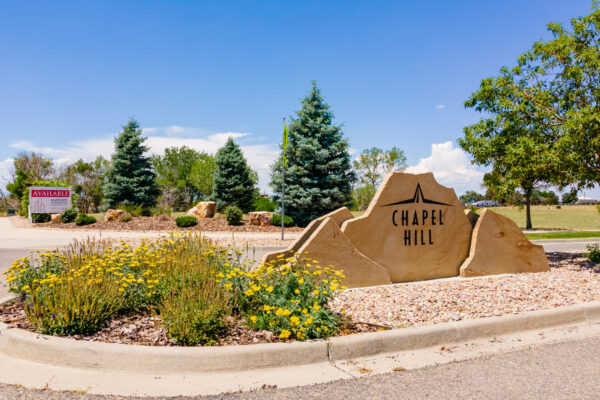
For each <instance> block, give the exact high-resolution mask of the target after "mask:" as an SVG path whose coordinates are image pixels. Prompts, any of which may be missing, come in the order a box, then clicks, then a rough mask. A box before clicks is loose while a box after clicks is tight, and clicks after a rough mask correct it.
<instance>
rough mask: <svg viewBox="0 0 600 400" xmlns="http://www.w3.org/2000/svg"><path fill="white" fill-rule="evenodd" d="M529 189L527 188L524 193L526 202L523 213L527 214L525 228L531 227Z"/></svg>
mask: <svg viewBox="0 0 600 400" xmlns="http://www.w3.org/2000/svg"><path fill="white" fill-rule="evenodd" d="M531 192H532V191H531V190H528V191H527V192H526V193H525V201H526V202H527V204H526V205H525V214H526V215H527V216H526V218H527V222H526V223H525V229H533V227H532V226H531V194H532V193H531Z"/></svg>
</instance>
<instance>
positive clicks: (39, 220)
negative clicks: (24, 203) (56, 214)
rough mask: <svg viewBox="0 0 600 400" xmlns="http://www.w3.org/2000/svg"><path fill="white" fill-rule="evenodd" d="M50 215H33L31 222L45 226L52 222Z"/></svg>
mask: <svg viewBox="0 0 600 400" xmlns="http://www.w3.org/2000/svg"><path fill="white" fill-rule="evenodd" d="M50 219H51V217H50V214H31V221H32V222H33V223H34V224H43V223H44V222H50Z"/></svg>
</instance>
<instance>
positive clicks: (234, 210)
mask: <svg viewBox="0 0 600 400" xmlns="http://www.w3.org/2000/svg"><path fill="white" fill-rule="evenodd" d="M226 216H227V223H228V224H229V225H239V224H240V222H242V217H243V216H244V212H243V211H242V210H241V209H240V208H239V207H237V206H230V207H228V208H227V211H226Z"/></svg>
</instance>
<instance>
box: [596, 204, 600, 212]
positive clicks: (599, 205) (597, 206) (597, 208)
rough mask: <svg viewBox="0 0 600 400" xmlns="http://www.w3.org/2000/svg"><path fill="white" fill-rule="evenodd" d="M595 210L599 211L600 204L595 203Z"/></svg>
mask: <svg viewBox="0 0 600 400" xmlns="http://www.w3.org/2000/svg"><path fill="white" fill-rule="evenodd" d="M596 210H598V212H599V213H600V204H596Z"/></svg>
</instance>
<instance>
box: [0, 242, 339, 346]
mask: <svg viewBox="0 0 600 400" xmlns="http://www.w3.org/2000/svg"><path fill="white" fill-rule="evenodd" d="M240 255H241V254H240V253H238V252H234V251H232V250H231V249H229V248H224V247H219V246H216V245H212V244H211V243H209V242H208V241H206V240H204V239H203V238H202V237H201V236H198V235H195V234H179V235H171V236H170V237H162V238H159V239H156V240H155V241H152V242H146V241H142V243H141V244H140V245H139V246H137V247H132V246H130V245H128V244H127V243H124V242H122V243H120V244H118V245H111V244H110V243H108V242H104V241H94V240H88V241H85V242H75V243H74V244H72V245H71V246H70V247H69V248H68V249H66V250H61V251H57V250H55V251H51V252H39V251H38V252H34V254H32V255H31V256H29V257H23V258H21V259H19V260H17V261H15V262H14V263H13V264H12V266H11V267H10V268H9V269H8V271H6V272H5V274H6V275H8V276H7V281H8V283H9V285H10V290H11V291H12V292H14V293H17V294H20V295H21V299H22V304H23V309H24V311H25V313H26V314H27V317H28V319H29V320H30V321H31V323H32V325H33V326H34V327H35V328H36V330H38V331H40V332H42V333H47V334H55V335H71V334H91V333H94V332H96V331H98V330H99V329H101V328H102V327H103V326H104V325H105V324H106V322H107V321H109V320H111V319H114V318H116V317H118V316H119V315H122V314H125V313H132V312H135V313H139V312H158V313H159V314H160V317H161V320H162V323H163V326H164V328H165V330H166V332H167V335H168V336H169V337H170V338H171V339H173V340H175V341H176V342H177V343H179V344H182V345H196V344H208V345H210V344H214V343H215V341H216V340H217V338H218V337H219V335H220V334H221V333H222V332H223V331H224V329H225V327H226V325H227V323H226V321H227V317H229V316H231V315H240V316H242V317H244V319H245V320H246V321H247V324H248V325H249V326H250V327H251V328H253V329H257V330H263V329H265V330H269V331H272V332H275V333H276V334H277V335H278V336H279V337H280V338H284V339H287V338H289V339H297V340H304V339H314V338H324V337H328V336H331V335H333V334H335V333H336V331H337V330H338V328H339V326H340V319H341V316H340V315H338V314H335V313H333V312H332V311H331V310H329V309H328V308H327V303H328V302H329V300H330V299H332V298H333V297H334V296H335V294H336V293H337V292H338V291H339V290H341V289H344V288H345V287H343V286H341V283H340V280H341V279H344V275H343V273H342V272H341V271H339V270H334V269H333V268H332V267H321V266H319V265H318V263H317V262H316V261H314V260H310V259H301V258H299V257H290V258H285V259H284V258H283V257H280V258H279V259H278V260H276V261H274V262H270V263H267V264H261V265H260V266H258V268H256V269H254V270H249V269H248V266H247V265H246V263H242V262H241V261H240Z"/></svg>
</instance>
